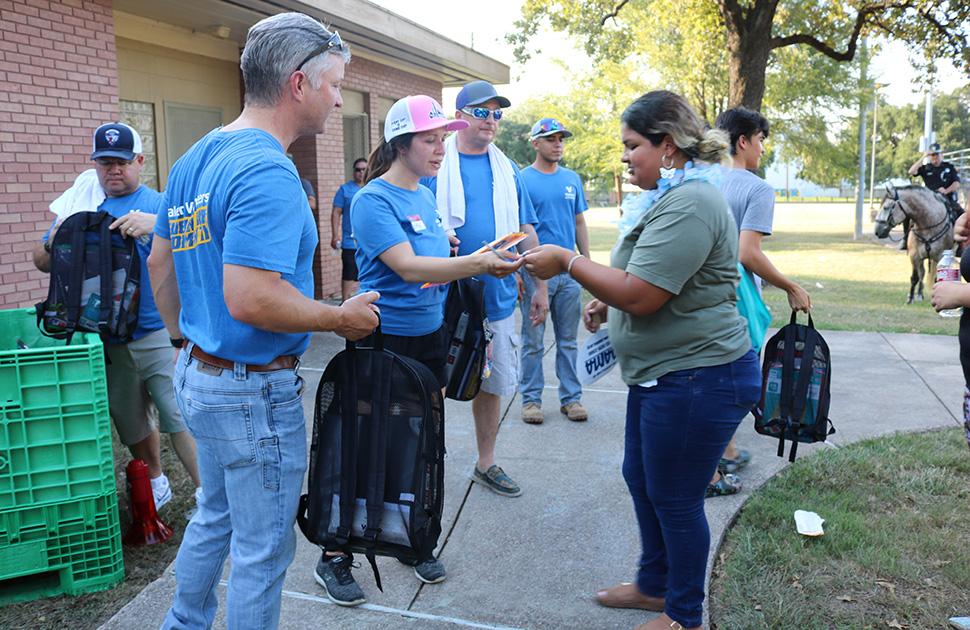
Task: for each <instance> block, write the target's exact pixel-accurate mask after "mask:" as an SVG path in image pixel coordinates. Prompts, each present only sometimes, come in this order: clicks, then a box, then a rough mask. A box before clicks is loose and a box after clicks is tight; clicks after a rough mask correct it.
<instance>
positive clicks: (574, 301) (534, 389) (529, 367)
mask: <svg viewBox="0 0 970 630" xmlns="http://www.w3.org/2000/svg"><path fill="white" fill-rule="evenodd" d="M522 276H523V277H524V278H525V295H523V296H522V370H521V372H522V373H521V374H520V375H519V392H520V393H521V394H522V404H523V405H525V404H527V403H536V404H538V405H541V404H542V387H543V385H544V384H545V381H544V380H543V377H542V354H543V350H544V349H545V348H543V345H542V336H543V334H544V333H545V331H546V323H545V322H543V323H541V324H539V325H538V326H533V325H532V322H530V321H529V307H530V305H531V303H532V294H533V293H535V280H534V279H533V278H532V276H530V275H529V274H527V273H523V274H522ZM546 282H547V284H548V286H549V318H550V319H551V320H552V328H553V331H554V332H555V334H556V377H557V378H558V379H559V404H561V405H565V404H567V403H571V402H578V401H579V399H580V398H581V397H582V395H583V386H582V385H580V384H579V378H578V377H577V376H576V355H577V354H578V350H577V346H576V333H577V331H578V330H579V318H580V315H581V313H580V311H581V306H580V303H579V302H580V295H581V289H580V287H579V283H578V282H576V281H575V280H573V279H572V278H570V277H569V274H566V273H561V274H559V275H557V276H553V277H552V278H550V279H549V280H547V281H546Z"/></svg>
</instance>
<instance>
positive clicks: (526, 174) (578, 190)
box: [522, 166, 589, 249]
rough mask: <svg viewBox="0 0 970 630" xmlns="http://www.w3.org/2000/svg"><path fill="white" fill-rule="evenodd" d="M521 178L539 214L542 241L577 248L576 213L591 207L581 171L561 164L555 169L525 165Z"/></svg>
mask: <svg viewBox="0 0 970 630" xmlns="http://www.w3.org/2000/svg"><path fill="white" fill-rule="evenodd" d="M522 181H523V182H525V188H526V190H528V191H529V199H531V200H532V205H533V207H535V211H536V217H538V218H539V225H538V227H536V232H537V233H538V235H539V242H540V243H542V244H543V245H547V244H549V245H559V246H560V247H565V248H566V249H576V215H577V214H581V213H583V212H586V209H587V208H588V207H589V206H588V205H587V204H586V195H585V194H583V182H582V180H580V179H579V175H577V174H576V172H575V171H571V170H569V169H568V168H563V167H561V166H560V167H559V168H557V169H556V172H555V173H542V172H540V171H537V170H536V169H534V168H532V167H531V166H528V167H526V168H524V169H522Z"/></svg>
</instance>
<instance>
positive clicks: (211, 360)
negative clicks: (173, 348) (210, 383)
mask: <svg viewBox="0 0 970 630" xmlns="http://www.w3.org/2000/svg"><path fill="white" fill-rule="evenodd" d="M185 345H188V341H186V342H185ZM182 347H183V348H184V347H185V346H182ZM191 354H192V358H194V359H198V360H199V361H201V362H202V363H208V364H209V365H211V366H212V367H217V368H222V369H224V370H231V369H233V368H234V367H235V366H236V364H235V363H233V362H232V361H227V360H226V359H220V358H219V357H216V356H212V355H211V354H209V353H208V352H206V351H205V350H203V349H202V348H200V347H199V346H196V345H193V346H192V352H191ZM299 362H300V361H299V359H298V358H297V357H295V356H293V355H283V356H278V357H276V358H275V359H273V360H272V361H270V362H269V363H267V364H266V365H249V364H247V365H246V370H247V371H249V372H272V371H274V370H292V369H293V368H295V367H296V366H297V365H298V364H299Z"/></svg>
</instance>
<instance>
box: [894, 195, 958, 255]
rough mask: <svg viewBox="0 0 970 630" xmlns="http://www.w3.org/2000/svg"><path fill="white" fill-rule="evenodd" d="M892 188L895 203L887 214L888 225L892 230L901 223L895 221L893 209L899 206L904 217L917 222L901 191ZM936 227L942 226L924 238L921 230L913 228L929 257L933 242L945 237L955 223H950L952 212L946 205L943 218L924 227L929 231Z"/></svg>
mask: <svg viewBox="0 0 970 630" xmlns="http://www.w3.org/2000/svg"><path fill="white" fill-rule="evenodd" d="M892 190H893V205H892V209H891V210H890V211H889V214H887V215H886V225H888V226H889V229H890V230H891V229H893V228H894V227H896V226H897V225H899V224H898V223H895V222H893V210H895V209H896V208H899V211H900V212H902V213H903V216H904V217H906V218H907V219H910V220H911V221H914V222H915V220H914V219H913V215H912V214H910V213H909V212H907V210H906V206H905V205H903V200H902V199H900V198H899V191H898V190H896V189H895V188H893V189H892ZM886 196H887V197H888V196H889V193H888V191H887V193H886ZM940 226H942V227H940ZM936 227H940V229H939V230H938V231H937V232H935V233H934V234H933V236H931V237H929V238H923V237H922V236H920V235H919V232H917V231H916V228H915V227H914V228H913V230H912V233H913V236H915V237H916V240H918V241H919V242H920V243H922V244H923V246H924V247H925V248H926V256H927V258H928V257H929V255H930V247H931V246H932V245H933V243H935V242H936V241H938V240H940V239H941V238H943V237H944V236H945V235H946V233H947V232H948V231H949V230H950V228H951V227H953V224H952V223H950V213H949V212H947V211H946V206H944V212H943V218H942V219H940V220H939V221H937V222H936V223H934V224H933V225H931V226H929V227H927V228H924V229H925V230H927V231H929V230H932V229H935V228H936Z"/></svg>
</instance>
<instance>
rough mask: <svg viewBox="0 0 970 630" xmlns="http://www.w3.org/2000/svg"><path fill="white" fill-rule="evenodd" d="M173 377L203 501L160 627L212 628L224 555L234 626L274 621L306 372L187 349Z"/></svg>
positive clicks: (302, 444) (302, 453)
mask: <svg viewBox="0 0 970 630" xmlns="http://www.w3.org/2000/svg"><path fill="white" fill-rule="evenodd" d="M174 382H175V396H176V399H177V400H178V404H179V407H180V409H181V411H182V417H183V418H184V419H185V423H186V424H187V425H188V428H189V431H191V432H192V435H193V437H195V442H196V444H197V445H198V458H199V474H200V476H201V477H202V500H201V501H200V502H199V509H198V512H196V514H195V516H193V517H192V520H191V521H190V522H189V524H188V526H187V527H186V528H185V536H184V537H183V539H182V545H181V546H180V547H179V552H178V557H177V558H176V559H175V580H176V589H175V601H174V602H172V607H171V609H169V611H168V614H167V615H166V617H165V621H164V622H162V628H165V629H169V628H180V629H181V628H193V629H194V628H209V627H211V626H212V622H213V618H214V617H215V614H216V605H217V597H216V585H217V584H218V582H219V578H220V576H221V575H222V565H223V563H224V562H225V559H226V555H227V554H231V555H232V570H231V573H230V575H229V586H228V595H227V600H226V619H227V622H228V626H229V628H230V629H236V628H240V629H243V628H244V629H246V630H249V629H251V628H252V629H255V628H276V627H277V625H278V623H279V616H280V594H281V592H282V590H283V577H284V576H285V574H286V568H287V567H288V566H289V565H290V562H292V561H293V554H294V552H295V550H296V536H295V533H294V530H293V525H294V522H295V520H296V511H297V504H298V502H299V498H300V490H301V487H302V483H303V474H304V472H305V471H306V465H307V452H306V427H305V424H304V420H303V402H302V400H301V397H302V393H303V379H301V378H300V377H299V376H298V375H297V374H296V371H295V370H292V369H290V370H277V371H273V372H247V371H246V368H245V366H244V365H242V364H239V363H237V364H236V367H235V369H232V370H229V369H219V368H212V367H210V366H208V365H207V364H204V363H200V362H199V361H198V360H197V359H194V358H192V357H191V356H190V355H189V352H188V351H187V350H183V351H182V352H181V353H180V354H179V358H178V362H177V365H176V368H175V377H174Z"/></svg>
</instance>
